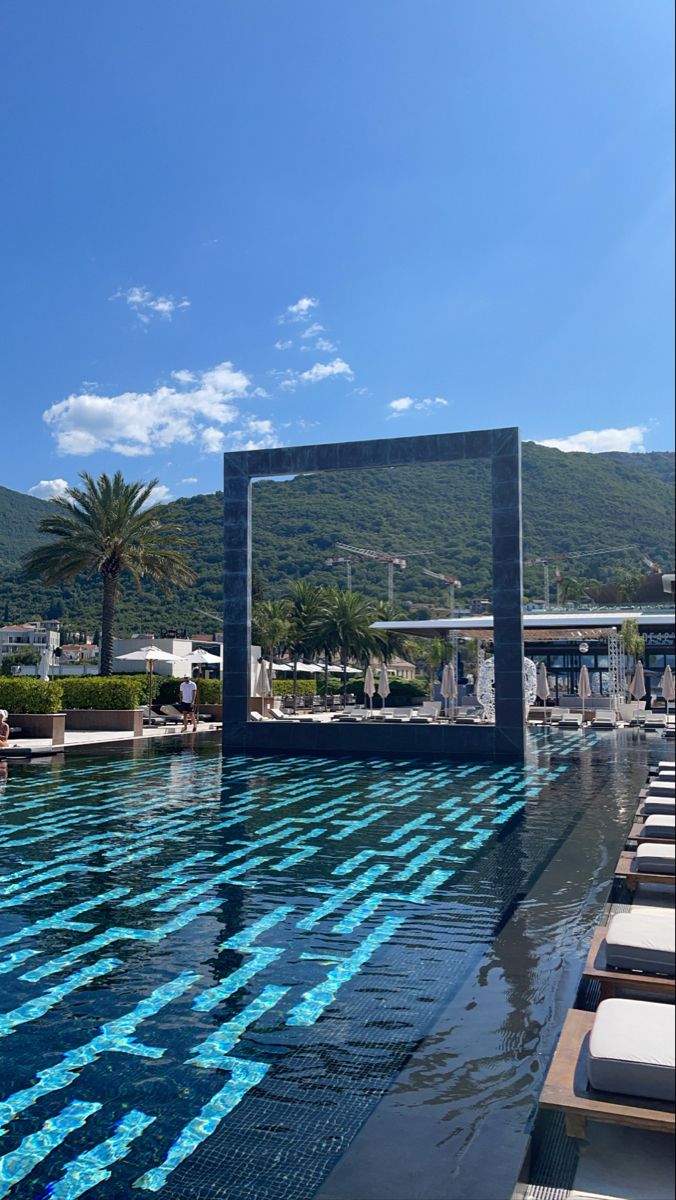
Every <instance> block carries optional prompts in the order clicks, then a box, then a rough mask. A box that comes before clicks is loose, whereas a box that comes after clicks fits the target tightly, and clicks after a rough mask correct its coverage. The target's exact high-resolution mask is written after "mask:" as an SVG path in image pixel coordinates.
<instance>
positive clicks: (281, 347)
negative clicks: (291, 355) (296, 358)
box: [275, 338, 293, 350]
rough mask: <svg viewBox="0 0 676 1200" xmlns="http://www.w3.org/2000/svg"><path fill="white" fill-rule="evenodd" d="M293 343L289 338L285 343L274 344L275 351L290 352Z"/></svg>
mask: <svg viewBox="0 0 676 1200" xmlns="http://www.w3.org/2000/svg"><path fill="white" fill-rule="evenodd" d="M292 346H293V342H292V341H291V339H290V338H289V339H288V341H286V342H275V350H290V349H291V347H292Z"/></svg>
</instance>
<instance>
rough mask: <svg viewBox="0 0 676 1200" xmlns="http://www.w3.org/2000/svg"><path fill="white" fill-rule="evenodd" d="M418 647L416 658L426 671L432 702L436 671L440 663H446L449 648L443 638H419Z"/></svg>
mask: <svg viewBox="0 0 676 1200" xmlns="http://www.w3.org/2000/svg"><path fill="white" fill-rule="evenodd" d="M419 647H420V649H419V652H418V657H419V658H420V659H422V661H423V663H424V664H425V668H426V670H427V678H428V681H429V689H430V700H434V685H435V683H436V678H437V671H438V670H439V667H440V666H441V665H442V663H445V662H446V661H447V659H448V657H449V655H450V652H451V648H450V646H449V644H448V642H447V641H444V639H443V638H421V639H420V642H419Z"/></svg>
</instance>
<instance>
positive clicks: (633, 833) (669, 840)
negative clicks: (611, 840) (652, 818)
mask: <svg viewBox="0 0 676 1200" xmlns="http://www.w3.org/2000/svg"><path fill="white" fill-rule="evenodd" d="M646 820H647V818H646V817H643V818H639V819H638V820H637V821H635V822H634V824H633V825H632V827H631V829H630V830H629V833H628V834H627V841H628V842H636V843H637V844H638V845H639V846H642V845H643V843H644V842H657V844H658V846H673V844H674V841H675V840H676V839H675V838H673V837H666V838H665V837H655V834H654V833H651V834H646V836H645V837H644V836H643V834H642V832H641V830H642V829H643V827H644V823H645V821H646Z"/></svg>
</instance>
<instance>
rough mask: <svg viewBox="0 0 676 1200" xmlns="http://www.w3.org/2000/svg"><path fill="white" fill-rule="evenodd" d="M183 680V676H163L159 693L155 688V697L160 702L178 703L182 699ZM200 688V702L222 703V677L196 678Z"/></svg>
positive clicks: (159, 685)
mask: <svg viewBox="0 0 676 1200" xmlns="http://www.w3.org/2000/svg"><path fill="white" fill-rule="evenodd" d="M182 682H183V676H182V675H181V676H180V677H179V676H174V675H170V676H166V675H163V676H161V682H159V683H158V689H157V695H156V696H155V694H154V693H155V689H154V688H153V699H156V700H157V703H158V704H178V701H179V699H180V695H179V690H178V689H179V688H180V686H181V683H182ZM195 683H196V684H197V686H198V689H199V698H200V704H220V703H221V681H220V679H199V680H197V679H196V680H195Z"/></svg>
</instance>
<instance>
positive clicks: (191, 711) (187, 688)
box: [179, 675, 197, 729]
mask: <svg viewBox="0 0 676 1200" xmlns="http://www.w3.org/2000/svg"><path fill="white" fill-rule="evenodd" d="M179 693H180V696H181V712H182V713H183V728H184V729H187V728H188V718H189V717H190V718H191V720H192V727H193V729H197V717H196V716H195V696H196V694H197V684H196V683H195V681H194V679H191V678H190V676H189V675H184V676H183V683H182V684H181V686H180V688H179Z"/></svg>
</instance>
